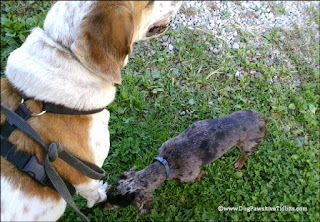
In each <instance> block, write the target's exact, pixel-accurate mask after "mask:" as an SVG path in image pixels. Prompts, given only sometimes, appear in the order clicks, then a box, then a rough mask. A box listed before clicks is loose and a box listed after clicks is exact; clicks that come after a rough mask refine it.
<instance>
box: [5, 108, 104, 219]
mask: <svg viewBox="0 0 320 222" xmlns="http://www.w3.org/2000/svg"><path fill="white" fill-rule="evenodd" d="M20 105H23V104H20ZM1 109H2V111H3V113H4V114H5V116H6V117H7V121H8V122H9V124H11V125H14V126H15V127H17V128H19V129H20V130H22V131H23V132H25V133H26V134H27V135H29V136H30V137H31V138H32V139H34V140H35V141H37V142H38V143H39V144H40V145H41V146H42V147H43V148H44V150H45V151H46V156H45V164H44V171H45V174H46V175H47V176H48V178H49V180H50V181H51V183H52V185H53V187H54V188H55V189H56V190H57V191H58V192H59V194H60V195H61V196H62V197H63V198H64V200H65V201H66V202H67V203H68V204H69V205H70V206H71V207H72V208H73V209H74V210H75V211H76V213H77V214H78V216H79V217H80V218H81V220H82V221H88V219H87V218H86V217H85V216H84V215H83V214H82V213H81V212H80V211H79V210H78V208H77V207H76V205H75V203H74V201H73V199H72V196H71V194H70V192H69V191H68V188H67V186H66V184H65V183H64V181H63V179H62V178H61V177H60V176H59V174H58V173H57V172H56V170H55V169H54V168H53V167H52V165H51V162H53V161H55V160H56V159H57V158H58V157H60V158H61V159H62V160H64V161H66V162H67V163H69V164H70V165H71V166H73V167H74V168H76V169H77V170H79V171H81V172H82V173H84V174H85V175H86V176H88V177H90V178H92V179H101V178H102V177H103V176H104V175H105V174H104V171H103V169H101V168H100V167H98V166H96V165H94V164H92V163H89V162H87V161H85V160H83V159H81V158H79V157H77V156H75V155H73V154H72V153H70V152H68V151H67V150H65V149H64V148H63V147H62V146H61V144H59V143H52V144H50V145H49V146H48V147H47V146H46V145H45V143H44V142H43V141H42V139H41V138H40V137H39V135H38V134H37V133H36V131H34V129H33V128H32V127H31V126H30V125H29V124H28V123H27V122H26V121H25V120H24V119H23V118H22V117H20V116H19V115H18V114H16V113H14V112H12V111H11V110H9V109H8V108H6V107H5V106H3V105H2V104H1ZM29 117H30V116H29ZM29 117H27V118H29ZM11 129H12V128H11ZM13 130H14V129H13ZM11 132H12V131H11ZM6 134H7V133H6ZM9 135H10V134H9ZM3 139H4V140H6V138H5V137H3V136H2V135H1V143H2V140H3ZM7 142H9V141H8V140H7ZM7 142H5V143H4V144H7V149H6V151H7V152H5V153H4V156H7V157H8V156H10V155H12V154H11V153H13V152H12V151H13V147H14V146H10V144H8V143H7ZM9 143H10V142H9ZM16 153H18V152H16ZM1 155H2V149H1ZM17 155H20V154H17ZM10 158H11V157H10ZM22 158H23V159H25V161H26V159H27V158H28V157H27V156H24V157H22ZM30 160H31V161H32V162H35V161H36V162H38V161H37V160H34V158H32V157H31V158H30V159H29V160H28V162H27V163H26V164H24V166H23V167H24V168H25V167H27V168H28V163H29V162H30ZM25 161H24V162H25ZM42 166H43V165H42ZM29 175H30V174H29ZM35 177H37V176H35ZM38 177H39V178H40V177H41V178H42V175H38ZM40 180H41V179H40Z"/></svg>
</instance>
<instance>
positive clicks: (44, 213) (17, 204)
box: [1, 177, 66, 221]
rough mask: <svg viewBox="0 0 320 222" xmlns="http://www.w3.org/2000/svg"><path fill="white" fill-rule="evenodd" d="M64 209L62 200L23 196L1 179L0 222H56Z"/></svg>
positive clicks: (64, 203)
mask: <svg viewBox="0 0 320 222" xmlns="http://www.w3.org/2000/svg"><path fill="white" fill-rule="evenodd" d="M22 186H23V185H22ZM65 208H66V202H65V201H64V200H63V199H62V198H61V199H60V200H58V201H56V200H53V199H50V198H48V199H41V198H39V197H37V196H30V195H27V194H24V193H22V192H21V191H20V189H13V188H12V185H11V183H10V182H9V181H8V179H7V178H6V177H1V221H56V220H58V219H59V217H61V216H62V214H63V212H64V210H65Z"/></svg>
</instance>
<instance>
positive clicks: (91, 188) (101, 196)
mask: <svg viewBox="0 0 320 222" xmlns="http://www.w3.org/2000/svg"><path fill="white" fill-rule="evenodd" d="M107 186H108V183H107V182H103V181H102V180H100V181H98V180H91V181H90V182H89V183H86V184H81V185H77V186H75V188H76V190H77V193H79V194H80V195H81V196H83V197H84V198H86V199H87V207H89V208H91V207H93V205H94V204H96V203H98V202H102V201H104V200H106V199H107V194H106V189H107Z"/></svg>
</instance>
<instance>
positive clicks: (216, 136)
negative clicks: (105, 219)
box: [101, 110, 267, 215]
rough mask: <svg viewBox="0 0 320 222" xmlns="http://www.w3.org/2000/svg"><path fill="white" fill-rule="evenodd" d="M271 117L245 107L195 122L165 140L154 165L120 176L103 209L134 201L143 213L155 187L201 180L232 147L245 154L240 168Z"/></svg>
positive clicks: (260, 139) (123, 205) (236, 166)
mask: <svg viewBox="0 0 320 222" xmlns="http://www.w3.org/2000/svg"><path fill="white" fill-rule="evenodd" d="M266 122H267V118H265V117H263V116H261V115H260V114H258V113H257V112H255V111H249V110H244V111H240V112H235V113H233V114H230V115H227V116H223V117H220V118H218V119H213V120H204V121H199V122H196V123H194V124H192V125H191V126H190V127H189V128H187V129H186V130H185V131H183V132H182V133H181V134H180V135H179V136H177V137H174V138H172V139H169V140H168V141H166V142H164V143H163V144H162V146H161V147H160V149H159V151H158V157H157V159H156V161H154V162H153V163H152V164H151V165H150V166H148V167H146V168H145V169H143V170H141V171H139V172H136V171H135V170H136V167H134V168H132V169H131V170H130V171H129V172H126V173H122V174H119V175H117V176H118V181H117V182H116V183H115V184H114V185H112V186H111V187H110V189H108V191H107V201H106V202H104V203H102V204H101V207H102V208H103V209H113V208H120V207H126V206H128V205H130V204H132V205H133V206H134V207H135V208H136V209H137V210H138V211H139V214H140V215H143V214H144V213H146V212H147V209H148V208H149V207H150V206H151V205H152V202H153V196H152V195H151V194H150V192H151V191H153V190H155V189H156V188H157V187H158V186H159V185H160V184H161V183H162V182H164V181H165V180H166V179H168V180H177V181H180V182H193V181H198V180H200V178H201V176H202V175H203V174H204V171H203V170H201V167H203V166H204V165H206V164H208V163H211V162H213V161H215V160H216V159H218V158H219V157H221V156H222V155H223V154H224V153H225V152H226V151H228V150H229V149H230V148H231V147H232V146H234V145H235V146H237V147H238V148H239V150H240V152H241V153H242V154H243V156H242V157H241V158H240V160H239V161H238V162H236V164H235V165H234V169H235V170H237V171H238V170H240V169H241V168H242V167H243V164H244V163H245V161H246V160H247V158H248V157H249V156H250V155H251V154H252V153H253V152H254V150H255V148H256V147H257V146H258V145H259V144H260V143H261V142H262V141H263V140H264V139H265V137H266V134H267V127H266Z"/></svg>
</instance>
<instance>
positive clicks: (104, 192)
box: [98, 180, 108, 202]
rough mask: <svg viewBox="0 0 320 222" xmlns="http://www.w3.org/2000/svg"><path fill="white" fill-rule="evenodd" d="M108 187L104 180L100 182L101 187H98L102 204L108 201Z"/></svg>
mask: <svg viewBox="0 0 320 222" xmlns="http://www.w3.org/2000/svg"><path fill="white" fill-rule="evenodd" d="M107 187H108V183H107V182H103V180H100V181H99V187H98V193H99V201H98V202H102V201H105V200H106V199H107Z"/></svg>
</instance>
